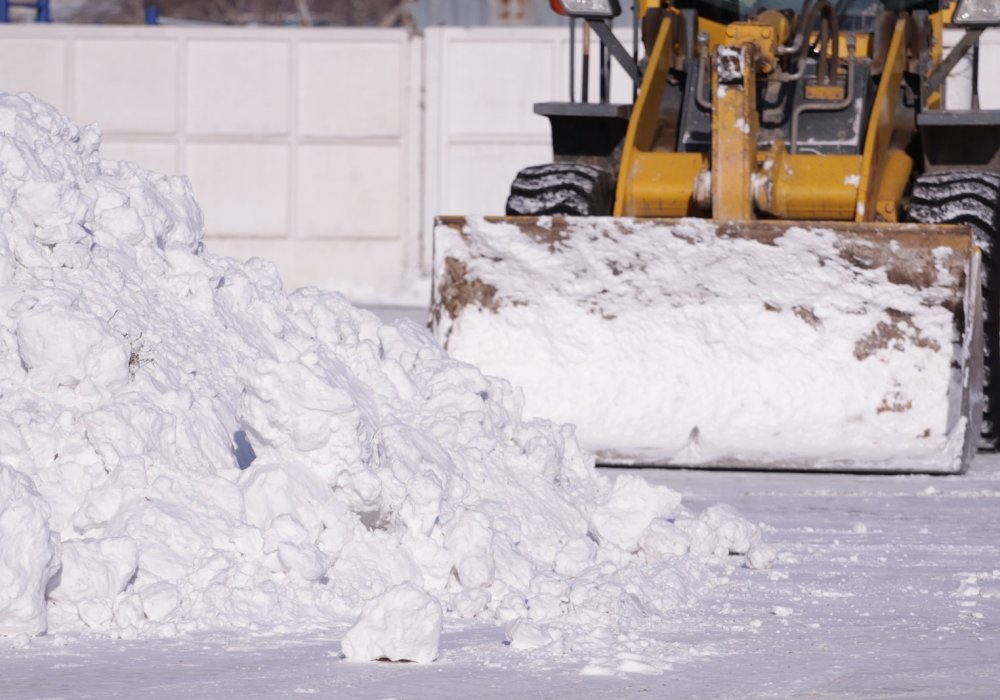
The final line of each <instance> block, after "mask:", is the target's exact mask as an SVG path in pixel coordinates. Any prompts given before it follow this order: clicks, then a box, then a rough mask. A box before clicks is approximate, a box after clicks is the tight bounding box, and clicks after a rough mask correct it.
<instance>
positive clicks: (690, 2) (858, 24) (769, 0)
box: [674, 0, 940, 32]
mask: <svg viewBox="0 0 1000 700" xmlns="http://www.w3.org/2000/svg"><path fill="white" fill-rule="evenodd" d="M831 3H832V4H833V7H834V8H835V9H836V11H837V19H838V20H839V24H840V28H841V29H843V30H846V31H853V32H870V31H872V30H873V29H874V27H875V19H876V17H878V13H879V12H880V11H881V10H883V9H885V10H916V9H921V10H929V11H934V10H936V9H937V8H938V6H939V5H940V0H831ZM805 4H806V3H805V2H803V0H674V5H675V6H676V7H679V8H682V9H691V10H697V11H698V14H699V15H701V16H702V17H705V18H706V19H711V20H715V21H716V22H726V23H728V22H736V21H739V20H746V19H750V18H751V17H753V16H754V15H756V14H758V13H759V12H761V11H763V10H794V11H796V12H800V11H801V10H802V7H803V6H804V5H805Z"/></svg>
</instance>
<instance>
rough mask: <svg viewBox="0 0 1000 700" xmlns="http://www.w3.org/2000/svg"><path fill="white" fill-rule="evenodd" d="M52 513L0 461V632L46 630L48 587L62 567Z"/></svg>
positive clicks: (32, 488) (24, 481) (26, 483)
mask: <svg viewBox="0 0 1000 700" xmlns="http://www.w3.org/2000/svg"><path fill="white" fill-rule="evenodd" d="M48 516H49V507H48V505H47V504H46V503H45V501H44V500H43V499H42V497H41V496H39V494H38V491H37V490H35V485H34V484H33V483H32V482H31V479H29V478H28V477H27V476H25V475H24V474H21V473H20V472H18V471H15V470H14V469H11V468H10V467H8V466H7V465H5V464H0V635H9V636H14V635H18V634H28V635H36V634H42V633H43V632H45V629H46V611H45V588H46V586H47V585H48V584H49V581H50V580H51V579H52V577H53V576H54V575H55V574H56V572H57V571H58V570H59V540H58V537H57V535H56V534H55V533H53V532H50V531H49V525H48Z"/></svg>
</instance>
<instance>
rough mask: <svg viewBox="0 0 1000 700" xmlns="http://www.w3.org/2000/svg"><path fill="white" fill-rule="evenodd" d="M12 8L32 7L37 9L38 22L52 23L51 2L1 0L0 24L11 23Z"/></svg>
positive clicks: (46, 0) (45, 0)
mask: <svg viewBox="0 0 1000 700" xmlns="http://www.w3.org/2000/svg"><path fill="white" fill-rule="evenodd" d="M11 7H32V8H34V9H35V21H36V22H51V21H52V16H51V15H50V14H49V0H30V1H27V2H26V1H25V0H21V1H20V2H19V1H18V0H0V22H10V8H11Z"/></svg>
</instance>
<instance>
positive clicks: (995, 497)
mask: <svg viewBox="0 0 1000 700" xmlns="http://www.w3.org/2000/svg"><path fill="white" fill-rule="evenodd" d="M642 474H643V475H644V476H645V477H647V478H649V479H650V480H651V481H653V482H656V483H661V484H668V485H670V486H671V487H672V488H675V489H678V490H679V491H680V492H681V493H682V494H683V496H684V499H685V502H689V503H690V504H691V505H692V506H693V507H702V506H706V505H710V504H712V503H715V502H716V501H724V502H727V503H730V504H732V505H734V506H736V507H737V508H739V509H740V511H741V512H742V513H743V514H744V515H745V516H747V517H749V518H750V519H751V520H752V521H754V522H760V523H762V525H763V528H764V535H765V537H766V540H767V542H768V543H769V544H771V545H773V546H774V547H776V548H777V549H778V551H779V552H780V556H779V560H778V561H777V562H776V563H775V565H774V566H773V567H772V568H771V569H770V570H766V571H752V570H749V569H740V570H736V572H735V573H734V575H733V576H732V577H731V580H730V581H729V583H728V585H726V586H719V587H717V588H716V589H715V592H714V593H709V595H708V596H707V597H705V598H703V599H702V600H701V601H700V602H699V603H698V604H696V605H695V606H693V607H691V608H690V609H688V610H686V611H685V612H684V613H683V614H682V615H678V616H677V617H676V618H675V619H672V620H671V621H670V622H669V623H668V624H665V625H664V626H663V628H662V630H661V632H660V633H659V634H658V635H657V636H658V638H659V639H658V640H657V642H658V646H661V645H664V643H665V646H666V647H667V648H669V649H672V650H673V651H672V652H671V654H670V656H671V658H670V661H671V662H672V665H671V668H670V670H669V671H667V672H665V673H663V674H660V675H646V674H642V673H619V674H617V675H613V676H594V675H586V674H587V666H586V662H585V661H582V660H578V661H575V662H574V661H572V660H571V661H568V662H566V663H565V664H559V663H555V662H553V661H552V659H551V658H547V659H545V660H544V661H541V660H539V657H537V656H536V655H533V654H532V653H531V652H530V651H517V650H513V649H511V648H510V647H508V646H505V644H504V633H503V630H502V629H500V628H498V627H492V626H457V625H456V624H455V623H446V625H445V629H444V632H443V635H442V638H441V657H440V659H439V660H438V661H437V662H435V663H433V664H425V665H424V664H421V665H418V664H388V663H382V664H355V663H348V662H346V661H343V660H341V659H340V645H339V643H338V641H337V640H339V638H340V635H341V633H342V630H331V633H330V635H329V636H328V637H319V636H316V635H315V634H309V635H302V636H284V637H254V636H250V633H245V635H246V636H240V635H230V636H229V637H228V638H222V637H188V638H185V639H180V640H148V641H138V642H125V641H113V640H108V639H100V640H89V639H84V638H72V639H68V640H60V639H59V638H51V637H42V638H39V639H36V640H33V641H32V643H31V646H30V647H29V648H27V649H12V648H9V647H6V648H3V649H2V650H0V696H2V697H3V698H5V699H7V698H11V699H12V698H37V697H93V698H98V697H99V698H112V697H126V696H127V697H130V698H146V697H162V698H167V697H180V696H183V697H185V698H188V699H190V700H194V699H196V698H217V697H226V696H235V695H239V696H241V697H244V698H251V697H281V696H285V697H293V696H294V697H298V696H299V695H316V696H318V697H338V698H340V697H344V698H350V697H359V698H390V697H392V698H441V697H460V698H464V697H476V698H493V697H495V698H501V697H503V698H506V697H574V698H577V699H583V698H604V697H608V696H610V695H612V694H613V695H614V696H617V697H663V696H666V695H667V694H670V695H671V696H674V697H691V698H695V697H704V698H719V697H808V698H824V697H838V698H841V697H856V698H875V697H879V698H885V697H890V698H891V697H907V698H912V697H926V698H942V697H949V698H951V697H963V698H994V697H996V696H997V688H1000V517H998V516H1000V457H997V456H992V455H980V456H979V457H978V458H977V460H976V461H975V463H974V465H973V467H972V470H971V471H970V472H969V473H968V474H966V475H964V476H956V477H929V476H897V477H893V476H855V475H841V474H790V473H734V472H707V471H706V472H695V471H670V470H643V471H642ZM621 633H622V634H623V635H626V636H627V635H628V634H629V630H627V629H623V630H621ZM67 641H68V642H69V643H68V644H66V645H65V646H60V644H62V643H65V642H67ZM624 661H627V659H625V660H624Z"/></svg>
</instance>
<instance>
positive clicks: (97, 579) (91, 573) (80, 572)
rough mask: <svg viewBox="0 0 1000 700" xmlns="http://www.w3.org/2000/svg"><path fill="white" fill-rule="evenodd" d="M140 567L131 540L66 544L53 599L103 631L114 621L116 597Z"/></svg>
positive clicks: (64, 544)
mask: <svg viewBox="0 0 1000 700" xmlns="http://www.w3.org/2000/svg"><path fill="white" fill-rule="evenodd" d="M137 566H138V548H137V547H136V543H135V541H134V540H132V539H130V538H128V537H109V538H106V539H101V540H96V539H85V540H69V541H66V542H63V548H62V571H61V572H60V575H59V577H58V582H57V583H56V585H54V586H53V587H52V590H51V591H50V593H49V600H51V601H53V602H55V603H57V604H59V605H65V606H68V607H69V606H72V607H75V608H76V610H77V613H78V614H79V615H80V619H81V620H83V622H84V623H85V624H86V625H87V626H88V627H91V628H97V629H100V628H102V627H104V626H106V625H107V624H108V623H110V622H111V619H112V611H113V607H114V603H115V598H116V597H117V596H118V594H119V593H121V592H122V591H124V590H125V586H126V585H128V583H129V581H130V579H131V578H132V576H133V575H135V570H136V567H137Z"/></svg>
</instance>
